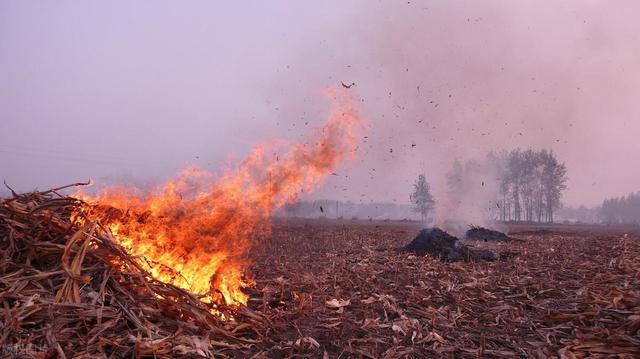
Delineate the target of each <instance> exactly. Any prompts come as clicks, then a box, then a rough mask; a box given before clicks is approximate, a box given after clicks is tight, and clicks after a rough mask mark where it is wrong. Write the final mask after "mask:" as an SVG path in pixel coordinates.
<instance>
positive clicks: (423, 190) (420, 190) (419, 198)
mask: <svg viewBox="0 0 640 359" xmlns="http://www.w3.org/2000/svg"><path fill="white" fill-rule="evenodd" d="M410 199H411V203H413V204H414V206H415V207H414V211H415V212H417V213H420V215H421V216H422V221H423V222H425V223H427V221H428V219H429V213H430V212H431V211H433V209H434V208H435V204H436V202H435V200H434V199H433V196H432V195H431V186H430V185H429V182H427V177H426V176H425V175H424V174H420V175H419V176H418V180H417V181H416V183H414V184H413V193H412V194H411V196H410Z"/></svg>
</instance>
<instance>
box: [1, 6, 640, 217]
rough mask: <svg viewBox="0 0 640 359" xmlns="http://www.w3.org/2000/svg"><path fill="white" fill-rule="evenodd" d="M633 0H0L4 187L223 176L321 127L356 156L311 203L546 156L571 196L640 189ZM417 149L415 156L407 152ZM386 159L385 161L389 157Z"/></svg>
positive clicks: (639, 71)
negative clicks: (492, 156) (332, 119)
mask: <svg viewBox="0 0 640 359" xmlns="http://www.w3.org/2000/svg"><path fill="white" fill-rule="evenodd" d="M639 16H640V2H637V1H632V0H629V1H585V0H576V1H562V2H558V1H540V0H535V1H509V2H507V1H451V0H447V1H425V2H418V1H399V2H380V1H364V0H363V1H322V2H318V1H316V2H300V1H294V0H292V1H269V2H265V1H246V2H237V1H228V2H226V3H225V2H222V1H217V2H211V1H180V2H176V1H171V2H170V1H166V2H165V1H136V2H130V1H103V2H97V1H73V2H71V1H48V2H47V1H40V2H32V1H18V0H16V1H2V2H0V177H1V178H4V179H6V180H7V181H8V182H9V183H10V184H11V185H12V186H14V187H15V188H17V189H19V190H30V189H33V188H35V187H38V188H41V189H43V188H49V187H52V186H57V185H61V184H67V183H70V182H75V181H79V180H86V179H88V178H93V179H95V180H97V181H104V182H113V181H138V180H142V181H147V180H150V181H160V180H163V179H167V178H168V177H169V176H171V174H172V173H174V172H175V171H176V170H177V169H179V168H181V167H183V166H184V165H186V164H196V165H199V166H202V167H204V168H207V169H210V170H216V169H217V168H219V167H220V165H221V164H223V163H233V161H234V160H237V159H239V158H242V156H243V155H244V154H246V153H247V152H248V150H249V149H250V148H251V147H252V146H253V145H254V144H257V143H260V142H262V141H264V140H268V139H273V138H287V139H300V138H304V134H305V133H306V130H307V129H308V128H309V127H311V126H314V125H319V124H321V123H322V121H323V120H324V115H326V113H327V110H328V103H327V102H326V100H325V99H324V98H323V95H322V89H323V88H325V87H327V86H335V85H339V84H340V82H341V81H343V82H345V83H351V82H355V83H356V86H354V87H353V90H354V91H356V92H357V95H358V96H359V97H360V98H361V101H362V102H361V110H362V112H363V114H364V116H365V118H366V120H367V121H368V123H369V130H368V133H366V134H363V135H362V136H367V138H366V139H365V138H364V137H363V143H362V145H361V147H360V150H359V152H358V156H357V157H356V158H355V159H354V160H353V161H351V162H350V163H346V164H344V165H343V166H342V167H341V168H340V169H339V170H338V171H337V172H338V175H339V176H331V178H329V179H328V181H327V182H326V183H325V185H324V186H323V188H321V189H319V191H318V192H316V194H314V196H316V197H323V198H336V199H351V200H356V201H359V200H362V201H366V202H369V201H396V202H400V203H403V202H406V201H407V200H408V193H409V192H410V185H411V183H412V182H413V180H414V179H415V177H416V176H417V174H418V173H419V172H426V173H427V176H428V178H429V179H430V180H431V181H432V182H433V184H434V189H435V191H436V193H435V194H436V197H437V196H438V194H439V193H442V192H443V190H444V188H443V179H444V173H445V172H446V171H447V170H448V169H449V168H450V166H451V163H452V161H453V160H454V159H456V158H459V159H467V158H472V157H479V156H482V155H484V153H486V152H487V151H489V150H500V149H511V148H514V147H517V146H520V147H529V146H531V147H534V148H549V149H552V150H554V151H555V152H556V154H557V155H558V157H559V158H560V159H561V160H562V161H564V162H565V163H566V165H567V167H568V174H569V183H568V186H569V189H568V190H567V191H566V193H565V197H564V200H565V203H568V204H572V205H578V204H586V205H594V204H597V203H599V202H601V201H602V199H603V198H604V197H607V196H612V195H616V196H617V195H623V194H626V193H628V192H631V191H637V190H640V156H639V155H638V152H639V150H640V144H639V142H638V137H639V135H640V102H639V101H638V99H637V98H636V97H637V94H638V93H640V38H639V37H640V22H638V21H637V19H638V17H639ZM413 145H415V146H413ZM391 149H393V152H391Z"/></svg>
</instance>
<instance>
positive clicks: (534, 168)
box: [499, 149, 567, 223]
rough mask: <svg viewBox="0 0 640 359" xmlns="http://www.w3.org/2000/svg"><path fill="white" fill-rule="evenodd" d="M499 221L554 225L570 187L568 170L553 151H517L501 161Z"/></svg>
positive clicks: (506, 155) (505, 156)
mask: <svg viewBox="0 0 640 359" xmlns="http://www.w3.org/2000/svg"><path fill="white" fill-rule="evenodd" d="M500 160H501V162H502V168H501V173H500V174H501V181H500V196H501V198H500V202H499V203H500V204H501V206H500V208H501V211H500V219H501V220H503V221H525V222H534V221H537V222H547V223H553V215H554V211H555V210H556V209H558V208H560V207H561V205H562V203H561V198H562V191H564V190H565V189H566V188H567V186H566V182H567V168H566V166H565V165H564V163H560V162H559V161H558V159H557V158H556V156H555V154H554V153H553V152H552V151H547V150H541V151H534V150H532V149H528V150H525V151H523V150H521V149H516V150H513V151H511V152H509V153H507V154H504V155H503V157H502V158H500Z"/></svg>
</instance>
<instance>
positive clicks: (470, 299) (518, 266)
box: [252, 220, 640, 358]
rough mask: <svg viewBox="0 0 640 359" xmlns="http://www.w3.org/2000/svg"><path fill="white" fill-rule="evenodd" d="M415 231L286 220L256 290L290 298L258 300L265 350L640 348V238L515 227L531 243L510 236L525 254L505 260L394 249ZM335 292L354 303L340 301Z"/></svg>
mask: <svg viewBox="0 0 640 359" xmlns="http://www.w3.org/2000/svg"><path fill="white" fill-rule="evenodd" d="M416 233H417V228H416V227H415V225H410V224H409V225H408V224H402V223H382V222H380V223H376V222H358V221H321V220H316V221H297V220H293V221H288V222H283V223H279V224H278V225H277V226H276V228H275V232H274V234H273V236H272V238H271V239H270V241H267V242H266V243H265V247H264V249H263V251H262V254H261V255H260V256H257V258H256V260H257V262H256V263H255V265H254V266H253V268H252V271H253V273H254V274H255V276H256V278H257V283H258V289H262V290H264V292H270V293H275V292H277V293H284V297H283V298H285V299H284V300H283V302H282V303H279V304H280V305H279V306H276V307H271V306H268V305H267V306H262V305H263V304H262V302H261V301H260V300H256V301H253V302H252V303H253V305H254V306H255V308H256V310H263V311H264V314H265V315H266V316H268V317H269V318H271V319H270V321H271V328H270V329H269V333H268V335H265V336H264V338H265V343H262V344H261V345H258V346H257V347H256V350H258V351H259V352H261V353H263V354H265V355H266V356H268V357H281V356H285V357H286V356H291V357H299V356H308V357H318V356H321V355H323V353H324V352H325V351H326V352H327V353H328V356H329V357H331V358H333V357H338V356H341V357H343V358H344V357H370V358H379V357H391V358H394V357H456V358H458V357H468V358H477V357H479V356H481V357H533V358H544V357H554V356H558V355H563V356H564V357H566V358H572V357H578V358H581V357H586V356H588V355H594V356H596V357H606V356H608V355H612V354H618V355H619V357H627V358H631V357H638V356H640V336H639V332H638V330H639V329H640V284H639V283H640V256H639V255H640V238H639V237H638V236H626V237H625V236H624V235H621V234H605V233H578V234H563V235H555V234H545V235H541V236H538V235H529V236H517V238H519V239H523V240H524V241H514V242H510V243H508V244H505V243H500V246H501V248H508V249H509V250H512V251H516V252H519V253H520V255H517V256H515V257H512V258H510V259H509V260H507V261H496V262H478V263H443V262H442V261H440V260H437V259H434V258H429V257H418V256H415V255H411V254H407V253H396V252H395V251H394V250H392V249H393V248H396V247H400V246H403V245H405V244H407V243H408V242H409V241H411V239H412V238H413V237H414V236H415V234H416ZM288 298H295V299H288ZM333 300H335V302H338V303H343V304H345V306H344V307H342V308H341V310H336V309H333V308H331V307H330V306H329V305H327V302H330V301H333ZM335 302H334V303H335ZM347 303H348V304H347ZM261 306H262V309H260V307H261ZM316 343H317V344H316Z"/></svg>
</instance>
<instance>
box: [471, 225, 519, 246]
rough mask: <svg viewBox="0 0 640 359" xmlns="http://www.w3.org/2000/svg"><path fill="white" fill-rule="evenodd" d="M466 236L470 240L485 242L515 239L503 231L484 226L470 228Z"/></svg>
mask: <svg viewBox="0 0 640 359" xmlns="http://www.w3.org/2000/svg"><path fill="white" fill-rule="evenodd" d="M464 238H465V239H466V240H470V241H484V242H508V241H512V240H513V238H511V237H509V236H507V235H506V234H504V233H502V232H499V231H495V230H493V229H488V228H484V227H471V228H469V230H468V231H467V233H466V234H465V237H464Z"/></svg>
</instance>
